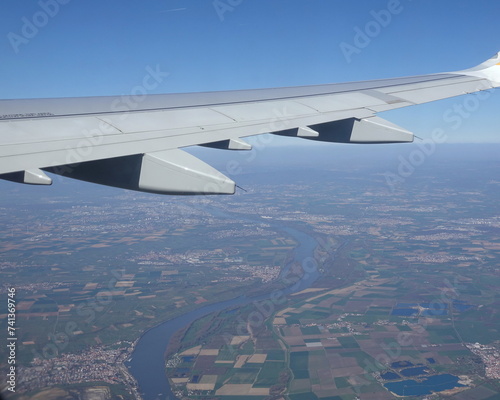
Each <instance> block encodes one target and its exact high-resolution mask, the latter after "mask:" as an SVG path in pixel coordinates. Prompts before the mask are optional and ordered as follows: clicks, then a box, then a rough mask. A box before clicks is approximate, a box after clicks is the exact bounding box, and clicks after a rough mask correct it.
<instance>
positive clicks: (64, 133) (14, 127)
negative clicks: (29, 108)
mask: <svg viewBox="0 0 500 400" xmlns="http://www.w3.org/2000/svg"><path fill="white" fill-rule="evenodd" d="M119 133H121V132H120V131H119V130H118V129H116V128H114V127H112V126H110V125H109V124H108V123H106V122H104V121H102V120H100V119H99V118H96V117H66V118H51V119H39V120H38V119H31V120H7V121H0V151H1V149H2V148H3V147H4V146H5V145H10V144H15V143H30V144H33V145H34V144H38V143H43V142H48V141H54V140H61V139H67V138H72V137H77V138H90V137H92V136H96V135H98V136H102V135H108V134H109V135H112V134H119Z"/></svg>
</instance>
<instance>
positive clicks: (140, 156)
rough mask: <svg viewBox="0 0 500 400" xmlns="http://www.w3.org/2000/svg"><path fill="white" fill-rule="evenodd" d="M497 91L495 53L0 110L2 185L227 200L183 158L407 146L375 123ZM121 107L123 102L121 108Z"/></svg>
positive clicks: (201, 167)
mask: <svg viewBox="0 0 500 400" xmlns="http://www.w3.org/2000/svg"><path fill="white" fill-rule="evenodd" d="M499 86H500V53H498V54H496V55H495V56H494V57H492V58H491V59H489V60H487V61H486V62H484V63H482V64H480V65H478V66H477V67H474V68H471V69H467V70H463V71H457V72H450V73H442V74H433V75H422V76H413V77H405V78H394V79H384V80H373V81H363V82H353V83H340V84H329V85H317V86H303V87H289V88H275V89H257V90H242V91H229V92H207V93H186V94H167V95H149V96H143V97H141V98H140V99H138V100H136V101H130V99H124V98H123V97H87V98H64V99H24V100H0V110H1V111H0V178H1V179H7V180H11V181H15V182H20V183H27V184H50V183H51V179H50V178H49V177H48V176H47V175H46V174H45V173H44V171H49V172H53V173H56V174H60V175H64V176H68V177H72V178H75V179H81V180H85V181H89V182H95V183H100V184H105V185H109V186H116V187H121V188H126V189H132V190H139V191H145V192H153V193H162V194H231V193H234V190H235V183H234V182H233V181H232V180H231V179H229V178H227V177H225V176H224V175H222V174H221V173H220V172H218V171H217V170H215V169H213V168H212V167H211V166H209V165H207V164H205V163H204V162H202V161H201V160H199V159H197V158H195V157H193V156H191V155H189V154H187V153H186V152H184V151H182V150H180V149H181V148H183V147H187V146H193V145H204V146H208V147H215V148H223V149H228V150H249V149H250V148H251V146H250V145H249V144H248V143H246V142H245V141H244V140H243V139H242V138H244V137H246V136H252V135H258V134H263V133H274V134H278V135H285V136H296V137H299V138H304V139H309V140H319V141H326V142H339V143H370V144H373V143H404V142H412V141H413V134H412V133H411V132H409V131H407V130H405V129H403V128H401V127H398V126H396V125H394V124H392V123H390V122H388V121H385V120H383V119H382V118H380V117H378V116H377V113H379V112H383V111H388V110H392V109H396V108H401V107H407V106H410V105H415V104H421V103H426V102H430V101H434V100H440V99H444V98H449V97H453V96H459V95H462V94H468V93H475V92H479V91H483V90H489V89H492V88H496V87H499ZM126 100H128V101H126Z"/></svg>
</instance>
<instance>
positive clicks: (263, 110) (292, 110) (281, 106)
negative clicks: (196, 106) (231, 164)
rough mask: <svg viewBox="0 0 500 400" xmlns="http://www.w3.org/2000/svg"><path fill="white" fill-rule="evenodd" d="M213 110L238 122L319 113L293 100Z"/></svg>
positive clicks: (233, 105)
mask: <svg viewBox="0 0 500 400" xmlns="http://www.w3.org/2000/svg"><path fill="white" fill-rule="evenodd" d="M212 110H215V111H217V112H219V113H221V114H224V115H226V116H228V117H229V118H231V119H233V120H234V121H238V122H246V121H262V120H273V119H275V118H282V117H287V116H294V117H299V116H305V115H311V114H317V111H316V110H314V109H312V108H311V107H307V106H305V105H303V104H300V103H298V102H296V101H292V100H288V101H266V102H255V103H249V104H248V103H247V104H232V105H227V106H217V107H212ZM330 111H331V110H330Z"/></svg>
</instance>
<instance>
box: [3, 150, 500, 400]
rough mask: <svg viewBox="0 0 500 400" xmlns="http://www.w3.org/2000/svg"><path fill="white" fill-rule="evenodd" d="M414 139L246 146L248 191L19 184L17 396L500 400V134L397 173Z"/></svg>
mask: <svg viewBox="0 0 500 400" xmlns="http://www.w3.org/2000/svg"><path fill="white" fill-rule="evenodd" d="M412 148H414V147H412V146H410V147H409V148H408V150H407V148H406V147H405V146H396V147H393V146H380V147H378V148H376V150H377V152H374V151H373V150H372V147H370V148H368V149H367V148H360V147H356V146H349V145H345V146H342V145H337V146H335V145H333V146H326V147H320V146H312V147H306V148H302V147H300V146H291V147H288V148H283V149H280V148H270V149H264V150H261V151H260V152H259V153H258V154H257V157H256V158H255V160H253V161H252V164H251V168H249V167H248V164H246V161H245V160H246V159H247V158H246V157H248V156H237V157H236V160H237V161H238V162H239V165H240V166H242V169H241V171H240V174H239V176H238V179H239V181H240V184H241V186H242V187H243V188H244V189H245V190H246V192H244V191H243V190H241V191H240V192H238V193H237V194H236V195H235V196H229V197H220V196H216V197H194V198H193V197H191V198H186V197H170V198H169V197H163V196H158V195H149V194H140V193H136V192H128V191H122V190H119V189H111V188H105V187H101V186H95V185H89V184H86V183H81V182H76V181H72V180H67V179H66V180H63V179H61V180H60V181H59V182H58V186H59V187H56V186H52V187H50V188H48V189H47V188H27V189H26V187H18V186H15V185H14V184H11V183H4V184H2V186H3V190H4V191H5V192H8V193H9V196H4V197H2V199H1V203H0V207H1V208H0V218H1V221H2V226H3V227H4V229H3V231H2V233H1V235H2V239H1V242H0V247H1V254H2V259H1V264H0V274H1V276H2V278H1V282H2V288H1V296H2V298H3V299H7V296H8V293H9V289H10V288H15V302H16V307H17V312H16V319H15V325H16V326H15V332H16V335H17V337H18V341H17V343H16V352H17V378H18V381H17V390H16V393H15V394H9V393H6V395H8V398H12V399H30V398H33V399H40V398H41V399H78V398H98V399H99V398H102V399H111V398H122V399H139V398H143V399H155V398H167V397H165V396H171V395H175V396H176V397H177V398H185V399H191V398H193V399H195V398H196V399H215V398H217V399H228V400H229V399H236V400H239V399H242V400H243V399H254V400H259V399H284V398H287V399H291V400H300V399H304V400H306V399H329V400H330V399H335V400H340V399H345V400H348V399H389V398H397V397H401V396H402V397H404V398H408V399H417V398H418V399H422V398H427V399H440V398H453V399H478V400H486V399H490V400H492V399H495V398H498V396H499V393H500V364H499V362H498V359H499V353H500V346H499V341H498V337H499V329H500V319H499V318H498V301H499V300H498V290H497V289H498V287H499V284H500V277H499V275H498V265H499V252H498V250H499V249H500V242H499V239H500V235H499V227H500V216H499V208H498V207H499V206H498V201H497V200H498V196H499V192H500V188H499V181H498V176H499V174H498V173H499V167H500V165H499V164H498V158H497V154H498V145H493V146H489V145H465V144H461V145H460V144H457V145H442V147H441V148H440V149H439V151H437V152H436V154H434V155H433V156H432V157H429V158H428V159H427V160H426V162H425V163H423V164H422V165H420V166H419V167H418V168H416V169H415V171H414V172H413V174H412V175H411V176H410V177H408V179H407V180H406V182H402V183H399V184H396V185H392V184H388V181H387V179H386V177H387V176H388V174H392V173H394V172H395V171H397V168H398V158H397V157H396V156H395V154H403V155H404V154H408V152H409V150H411V149H412ZM200 154H203V155H204V157H206V159H207V160H208V161H210V162H211V163H212V164H213V165H215V166H217V165H218V164H219V165H220V166H222V165H224V163H225V162H227V156H226V157H225V156H224V155H222V156H221V154H225V153H221V151H220V150H210V151H208V152H207V153H200ZM285 154H291V158H290V159H288V160H287V158H286V157H283V155H285ZM313 154H314V163H313V162H311V161H307V159H310V157H311V156H312V155H313ZM276 156H277V157H276ZM224 157H225V158H224ZM232 157H233V159H234V157H235V156H232ZM354 158H356V159H357V160H358V161H357V163H356V166H355V167H353V165H352V164H349V160H352V159H354ZM217 160H218V161H217ZM277 160H279V161H277ZM297 160H298V161H300V163H296V164H294V162H296V161H297ZM457 165H458V166H457ZM457 171H459V173H457ZM210 307H212V308H210ZM0 318H1V319H0V329H1V330H2V332H7V330H8V312H7V301H2V309H1V310H0ZM166 321H170V322H166ZM153 327H156V328H154V329H151V330H149V331H148V329H150V328H153ZM144 332H147V334H144ZM155 332H158V333H157V334H156V333H155ZM143 334H144V335H143ZM141 335H142V336H141ZM0 351H1V352H2V354H1V359H2V360H7V359H8V351H9V348H8V347H6V345H2V347H1V349H0ZM141 357H142V358H144V357H145V358H146V359H147V360H149V362H150V364H148V363H146V364H144V363H143V362H141V361H140V360H141V359H142V358H141ZM156 362H160V363H161V364H162V368H157V367H155V363H156ZM139 364H140V365H141V366H140V368H137V365H139ZM148 365H149V366H150V368H148ZM7 373H8V365H7V363H4V364H2V375H6V374H7ZM148 379H153V380H154V382H155V383H154V384H149V383H148V382H149V381H148ZM82 396H83V397H82ZM85 396H86V397H85ZM161 396H163V397H161Z"/></svg>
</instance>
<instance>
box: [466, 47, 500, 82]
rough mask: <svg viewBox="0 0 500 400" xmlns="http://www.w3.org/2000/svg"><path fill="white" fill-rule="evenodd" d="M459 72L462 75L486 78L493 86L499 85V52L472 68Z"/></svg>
mask: <svg viewBox="0 0 500 400" xmlns="http://www.w3.org/2000/svg"><path fill="white" fill-rule="evenodd" d="M459 72H460V73H462V74H464V75H470V76H477V77H479V78H486V79H488V80H489V81H490V82H491V85H492V86H493V87H500V52H498V53H497V54H495V55H494V56H493V57H491V58H490V59H488V60H486V61H485V62H483V63H481V64H479V65H477V66H475V67H473V68H469V69H466V70H463V71H459Z"/></svg>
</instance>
